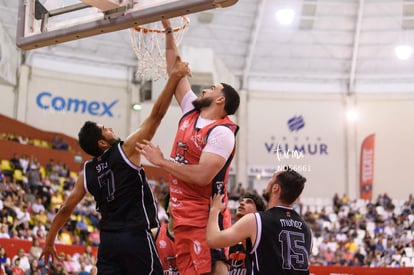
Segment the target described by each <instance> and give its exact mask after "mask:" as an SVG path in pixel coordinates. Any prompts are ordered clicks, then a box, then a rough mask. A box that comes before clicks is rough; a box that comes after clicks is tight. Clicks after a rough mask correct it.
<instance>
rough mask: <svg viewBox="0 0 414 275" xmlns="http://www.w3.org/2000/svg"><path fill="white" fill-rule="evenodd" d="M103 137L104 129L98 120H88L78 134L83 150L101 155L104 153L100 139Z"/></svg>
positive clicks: (94, 154)
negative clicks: (100, 145) (100, 126)
mask: <svg viewBox="0 0 414 275" xmlns="http://www.w3.org/2000/svg"><path fill="white" fill-rule="evenodd" d="M100 139H103V137H102V129H101V128H99V127H98V125H97V124H96V122H93V121H86V122H85V124H83V126H82V128H81V129H80V131H79V134H78V143H79V145H80V147H81V148H82V150H83V151H85V152H86V153H87V154H89V155H91V156H94V157H99V156H100V155H101V154H102V150H101V148H99V146H98V141H99V140H100Z"/></svg>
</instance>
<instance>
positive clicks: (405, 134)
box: [356, 94, 414, 199]
mask: <svg viewBox="0 0 414 275" xmlns="http://www.w3.org/2000/svg"><path fill="white" fill-rule="evenodd" d="M357 104H358V111H359V113H360V117H359V120H358V121H357V124H356V125H357V136H358V144H360V143H361V142H362V140H363V139H364V138H365V137H366V136H368V135H370V134H372V133H374V134H375V155H374V162H375V166H374V187H373V194H374V198H376V197H377V196H378V194H379V193H384V192H386V193H388V194H389V195H390V196H391V198H399V199H407V198H408V194H410V193H414V189H413V188H412V176H411V172H412V169H413V167H414V159H413V157H412V154H413V152H414V138H413V137H414V124H413V118H414V108H413V107H414V95H412V94H411V95H410V94H394V95H384V94H382V95H378V94H376V95H361V96H358V98H357ZM358 161H359V160H358Z"/></svg>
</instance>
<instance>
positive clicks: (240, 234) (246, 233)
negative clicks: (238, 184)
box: [206, 194, 257, 248]
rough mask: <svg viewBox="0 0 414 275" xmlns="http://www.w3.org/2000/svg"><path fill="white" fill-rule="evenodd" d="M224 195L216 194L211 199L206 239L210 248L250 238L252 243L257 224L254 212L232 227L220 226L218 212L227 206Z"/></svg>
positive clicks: (229, 244)
mask: <svg viewBox="0 0 414 275" xmlns="http://www.w3.org/2000/svg"><path fill="white" fill-rule="evenodd" d="M223 197H224V195H220V194H215V195H214V196H213V198H211V199H210V213H209V217H208V222H207V233H206V241H207V244H208V246H209V247H210V248H222V247H227V246H231V245H235V244H237V243H239V242H242V243H243V245H245V242H246V239H248V238H250V240H251V242H252V244H254V243H255V241H256V235H257V226H256V218H255V216H254V214H253V213H249V214H246V215H244V216H243V217H242V218H241V219H240V220H238V221H237V222H236V223H235V224H233V225H232V226H231V227H229V228H227V229H225V230H221V231H220V228H219V226H218V222H219V218H218V214H219V213H220V212H221V211H222V210H223V209H224V208H225V203H224V202H223Z"/></svg>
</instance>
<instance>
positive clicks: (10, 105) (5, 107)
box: [0, 84, 15, 117]
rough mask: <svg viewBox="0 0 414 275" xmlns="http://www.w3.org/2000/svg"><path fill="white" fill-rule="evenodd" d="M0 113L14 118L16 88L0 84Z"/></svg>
mask: <svg viewBox="0 0 414 275" xmlns="http://www.w3.org/2000/svg"><path fill="white" fill-rule="evenodd" d="M0 97H1V100H0V113H1V114H3V115H5V116H8V117H14V102H15V100H14V87H13V86H9V85H1V84H0Z"/></svg>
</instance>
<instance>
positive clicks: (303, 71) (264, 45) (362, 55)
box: [0, 0, 414, 94]
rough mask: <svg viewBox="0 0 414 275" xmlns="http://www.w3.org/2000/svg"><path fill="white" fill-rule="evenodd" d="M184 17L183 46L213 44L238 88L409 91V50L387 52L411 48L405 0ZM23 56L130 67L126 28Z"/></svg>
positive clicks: (263, 7)
mask: <svg viewBox="0 0 414 275" xmlns="http://www.w3.org/2000/svg"><path fill="white" fill-rule="evenodd" d="M19 1H20V0H19ZM19 1H18V0H0V23H1V24H2V25H3V27H4V28H5V29H6V30H7V32H8V34H9V35H10V37H11V38H12V39H13V40H15V35H16V22H17V19H16V18H17V6H18V2H19ZM286 7H290V8H292V9H293V10H294V11H295V17H294V20H293V22H292V24H291V25H280V24H279V23H278V22H277V20H276V18H275V13H276V11H277V10H278V9H280V8H286ZM189 17H190V20H191V26H190V28H189V30H188V32H187V33H186V35H185V37H184V40H183V44H184V45H186V46H191V47H202V48H211V49H213V51H214V53H215V54H216V56H217V57H218V58H219V59H221V60H222V61H223V62H224V64H225V65H226V66H227V67H228V69H229V70H230V71H231V72H232V73H234V74H235V75H236V76H237V77H238V79H239V80H240V86H241V87H244V88H247V89H260V88H261V87H265V86H269V85H270V86H273V87H274V84H275V83H279V84H280V83H295V84H304V85H302V89H306V87H307V86H308V85H310V86H312V85H314V84H318V85H331V87H337V88H333V89H332V90H333V91H334V92H337V91H339V92H341V93H342V92H343V93H350V94H352V93H355V92H358V91H359V90H361V91H364V89H366V88H367V87H369V86H370V85H373V86H376V87H385V86H386V85H391V86H392V87H393V88H392V89H390V91H392V90H393V89H394V90H397V91H412V92H414V88H411V87H414V56H411V58H409V59H407V60H400V59H398V58H397V57H396V54H395V46H397V45H410V46H414V1H413V0H239V1H238V3H236V4H235V5H234V6H231V7H229V8H224V9H216V10H209V11H205V12H201V13H196V14H191V15H190V16H189ZM30 54H31V55H32V56H35V55H37V56H38V57H44V58H55V59H58V60H62V61H65V60H75V61H76V62H81V63H91V64H103V65H107V66H128V67H134V66H136V61H135V60H136V58H135V55H134V53H133V51H132V50H131V44H130V40H129V34H128V31H126V30H124V31H117V32H114V33H110V34H104V35H99V36H94V37H90V38H85V39H81V40H77V41H72V42H67V43H63V44H60V45H56V46H50V47H45V48H41V49H37V50H32V51H30ZM382 84H384V85H382ZM395 87H397V88H395ZM335 90H336V91H335ZM373 90H375V89H373ZM377 90H381V89H380V88H379V89H377Z"/></svg>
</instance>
